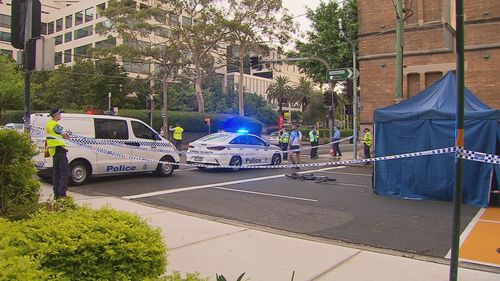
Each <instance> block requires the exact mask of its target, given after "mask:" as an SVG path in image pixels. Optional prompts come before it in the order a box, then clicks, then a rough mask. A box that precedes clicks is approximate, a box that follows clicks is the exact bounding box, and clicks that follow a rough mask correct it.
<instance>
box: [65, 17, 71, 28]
mask: <svg viewBox="0 0 500 281" xmlns="http://www.w3.org/2000/svg"><path fill="white" fill-rule="evenodd" d="M65 21H66V28H70V27H72V26H73V15H69V16H66V18H65Z"/></svg>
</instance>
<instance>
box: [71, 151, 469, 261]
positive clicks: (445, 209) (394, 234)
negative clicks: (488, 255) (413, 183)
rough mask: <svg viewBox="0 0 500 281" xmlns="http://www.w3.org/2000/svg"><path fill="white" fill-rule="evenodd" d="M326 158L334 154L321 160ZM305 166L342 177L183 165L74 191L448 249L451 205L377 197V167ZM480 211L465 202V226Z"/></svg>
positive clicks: (317, 233) (307, 231) (428, 249)
mask: <svg viewBox="0 0 500 281" xmlns="http://www.w3.org/2000/svg"><path fill="white" fill-rule="evenodd" d="M325 160H330V159H323V158H322V159H319V160H318V161H323V162H325ZM301 171H302V172H307V173H314V175H318V176H319V175H324V176H328V177H333V178H335V179H336V182H330V183H314V182H313V181H301V180H297V179H292V178H288V177H285V173H287V172H289V171H288V170H282V169H279V170H277V169H245V170H240V171H238V172H232V171H226V170H220V169H207V170H198V169H196V168H194V169H193V168H181V169H180V170H177V171H175V172H174V175H173V176H171V177H168V178H157V177H154V176H152V175H150V174H137V175H127V176H114V177H101V178H95V179H92V180H91V181H90V182H89V183H88V184H86V185H85V186H82V187H73V188H71V190H73V191H75V192H79V193H83V194H86V195H103V194H105V195H112V196H117V197H124V198H127V199H130V200H138V201H140V202H144V203H148V204H153V205H157V206H163V207H169V208H175V209H180V210H184V211H188V212H193V213H197V214H203V215H208V216H211V217H214V218H215V219H217V218H223V219H229V220H233V221H237V222H242V223H245V224H251V225H255V226H263V227H269V228H274V229H278V230H283V231H287V232H291V233H294V234H297V235H307V236H313V237H319V238H323V239H328V240H334V241H341V242H345V243H350V244H356V245H364V246H371V247H376V248H382V249H390V250H396V251H401V252H405V253H414V254H421V255H427V256H434V257H444V256H445V255H446V253H447V251H448V250H449V248H450V246H449V245H450V237H451V229H452V227H451V223H452V207H453V206H452V204H451V203H450V202H439V201H415V200H403V199H398V198H390V197H383V196H379V195H376V194H375V193H374V192H373V191H372V187H371V175H372V168H371V166H337V167H319V168H318V167H315V168H309V169H302V170H301ZM477 211H478V208H475V207H472V206H468V205H463V208H462V230H463V229H464V228H465V227H466V226H467V224H468V223H469V222H470V221H471V219H472V218H473V216H474V215H475V214H476V213H477Z"/></svg>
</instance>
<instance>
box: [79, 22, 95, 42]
mask: <svg viewBox="0 0 500 281" xmlns="http://www.w3.org/2000/svg"><path fill="white" fill-rule="evenodd" d="M92 34H93V29H92V25H90V26H87V27H84V28H80V29H77V30H75V40H76V39H80V38H83V37H87V36H90V35H92Z"/></svg>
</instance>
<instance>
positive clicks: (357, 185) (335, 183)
mask: <svg viewBox="0 0 500 281" xmlns="http://www.w3.org/2000/svg"><path fill="white" fill-rule="evenodd" d="M333 184H334V185H345V186H355V187H368V185H364V184H354V183H341V182H334V183H333Z"/></svg>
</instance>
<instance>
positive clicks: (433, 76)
mask: <svg viewBox="0 0 500 281" xmlns="http://www.w3.org/2000/svg"><path fill="white" fill-rule="evenodd" d="M441 77H443V73H442V72H427V73H426V74H425V88H428V87H429V86H431V85H432V84H434V83H435V82H437V81H438V80H439V79H441Z"/></svg>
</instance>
